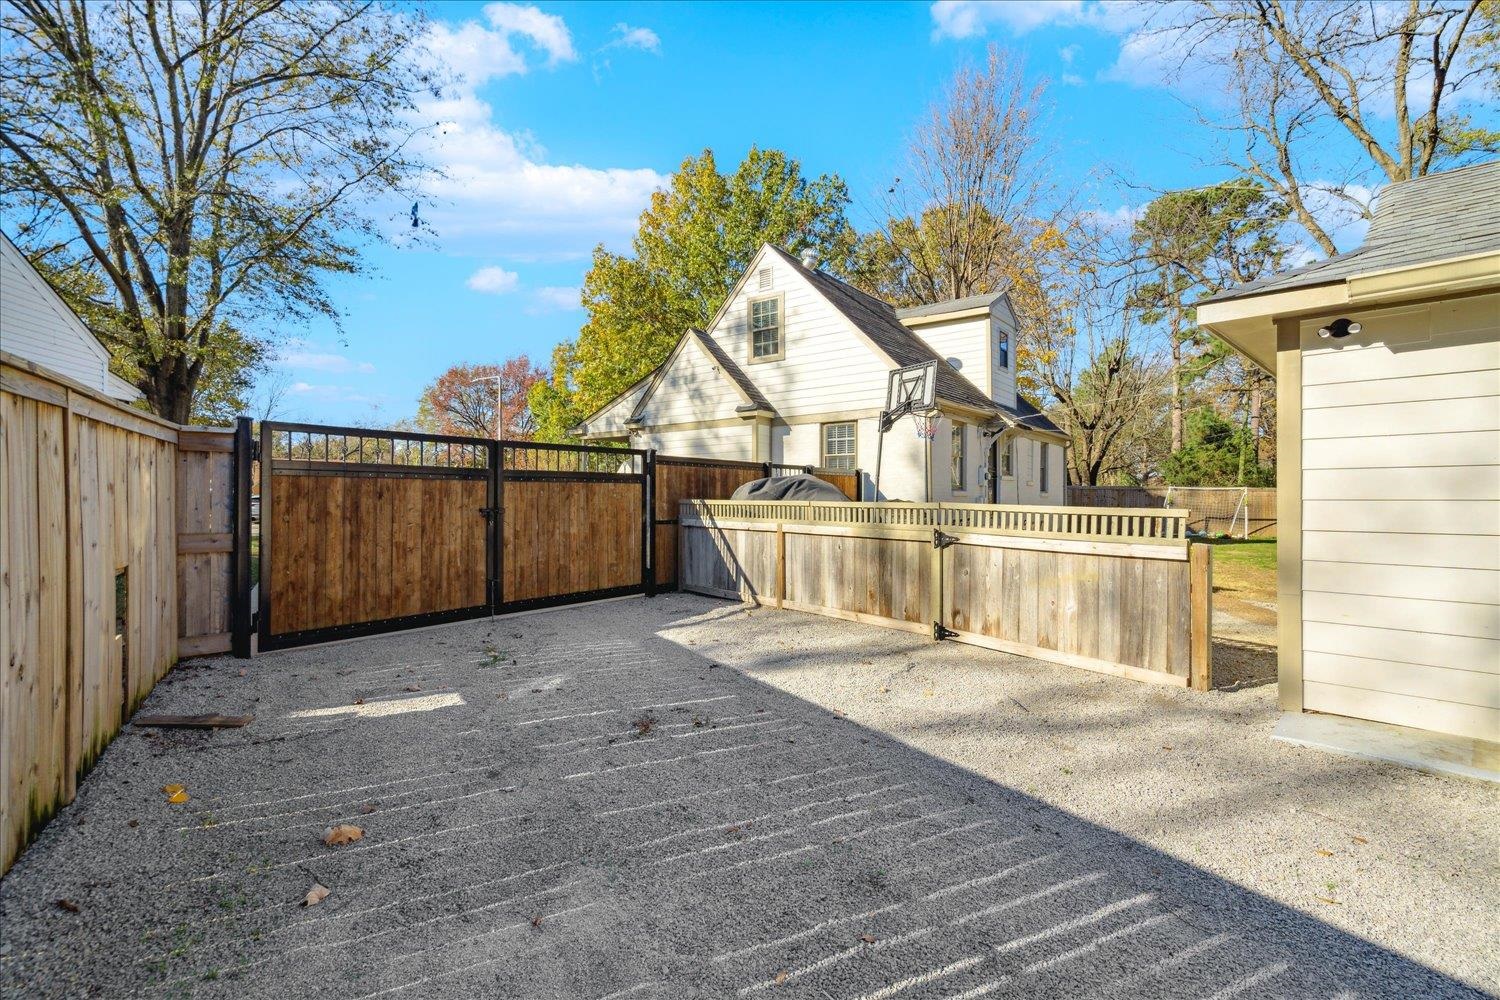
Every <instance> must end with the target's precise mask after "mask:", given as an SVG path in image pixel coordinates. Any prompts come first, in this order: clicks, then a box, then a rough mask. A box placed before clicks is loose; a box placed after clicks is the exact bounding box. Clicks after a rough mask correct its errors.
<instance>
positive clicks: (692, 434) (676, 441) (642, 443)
mask: <svg viewBox="0 0 1500 1000" xmlns="http://www.w3.org/2000/svg"><path fill="white" fill-rule="evenodd" d="M754 434H755V425H754V424H753V423H752V422H750V421H748V420H747V421H745V422H744V423H742V424H738V425H735V426H730V427H699V428H696V429H694V430H687V431H655V430H653V431H649V432H640V431H638V432H636V433H635V434H632V435H631V436H630V447H632V448H655V449H656V450H657V451H659V452H661V453H662V454H663V455H683V456H686V457H688V458H725V459H732V460H734V461H742V462H751V461H754V460H755V456H754V455H753V454H752V449H753V448H754V447H755V437H754Z"/></svg>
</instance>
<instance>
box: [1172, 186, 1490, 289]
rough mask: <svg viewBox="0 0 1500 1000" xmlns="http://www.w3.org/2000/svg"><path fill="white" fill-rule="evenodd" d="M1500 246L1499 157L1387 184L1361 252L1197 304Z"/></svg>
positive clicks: (1330, 281) (1468, 254)
mask: <svg viewBox="0 0 1500 1000" xmlns="http://www.w3.org/2000/svg"><path fill="white" fill-rule="evenodd" d="M1497 251H1500V160H1492V161H1490V162H1489V163H1478V164H1475V165H1474V166H1471V167H1460V168H1459V169H1457V170H1449V171H1446V172H1444V173H1441V174H1428V175H1427V176H1426V177H1418V178H1415V179H1413V180H1409V181H1398V182H1397V183H1395V184H1391V185H1389V186H1388V187H1385V188H1382V189H1381V191H1380V193H1379V195H1377V197H1376V202H1375V214H1374V216H1373V218H1371V220H1370V230H1369V232H1368V233H1367V234H1366V236H1365V241H1364V243H1363V244H1361V245H1360V246H1359V248H1358V249H1356V250H1351V251H1350V252H1348V253H1343V254H1338V255H1337V256H1334V257H1329V258H1328V259H1327V260H1320V261H1316V262H1314V263H1312V264H1307V265H1304V266H1303V267H1299V268H1294V269H1293V270H1290V271H1285V272H1283V273H1281V274H1278V275H1274V276H1272V277H1269V278H1262V279H1260V280H1258V281H1251V282H1248V283H1246V284H1243V285H1237V286H1235V287H1234V288H1229V289H1226V290H1224V291H1222V292H1219V293H1218V294H1216V295H1210V296H1209V297H1207V298H1205V299H1202V300H1201V301H1200V302H1199V304H1200V305H1203V304H1206V303H1209V302H1227V301H1230V300H1232V299H1243V298H1248V297H1250V296H1252V295H1264V294H1267V293H1269V292H1283V291H1288V290H1290V289H1294V288H1310V287H1312V286H1315V285H1326V284H1334V283H1336V282H1340V281H1344V280H1346V279H1348V278H1351V277H1354V276H1355V275H1360V274H1369V273H1371V272H1374V271H1388V270H1396V269H1399V268H1404V267H1417V266H1419V265H1422V264H1432V263H1436V262H1438V261H1444V260H1457V259H1459V258H1463V257H1472V256H1476V255H1478V254H1485V253H1495V252H1497Z"/></svg>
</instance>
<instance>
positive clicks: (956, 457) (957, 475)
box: [948, 420, 969, 493]
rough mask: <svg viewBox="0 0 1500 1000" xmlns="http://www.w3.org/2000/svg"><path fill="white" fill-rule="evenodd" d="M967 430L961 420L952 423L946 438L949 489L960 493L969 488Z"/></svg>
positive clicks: (966, 426)
mask: <svg viewBox="0 0 1500 1000" xmlns="http://www.w3.org/2000/svg"><path fill="white" fill-rule="evenodd" d="M968 431H969V428H968V425H967V424H965V423H964V422H963V421H962V420H955V421H953V430H952V432H951V433H950V435H949V437H948V478H949V480H950V482H949V488H950V489H951V490H953V492H955V493H962V492H963V491H964V490H967V489H968V488H969V485H968V484H969V468H968V466H969V433H968Z"/></svg>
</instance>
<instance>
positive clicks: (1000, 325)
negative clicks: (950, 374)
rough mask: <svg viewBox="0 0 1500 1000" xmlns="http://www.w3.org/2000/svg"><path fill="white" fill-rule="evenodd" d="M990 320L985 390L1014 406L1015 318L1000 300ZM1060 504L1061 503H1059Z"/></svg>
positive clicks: (1007, 404)
mask: <svg viewBox="0 0 1500 1000" xmlns="http://www.w3.org/2000/svg"><path fill="white" fill-rule="evenodd" d="M992 315H993V319H992V320H991V326H992V330H991V335H992V336H994V337H995V342H994V343H992V344H991V350H990V365H991V367H990V387H989V389H988V390H987V391H988V392H989V394H990V398H991V399H993V400H995V401H996V402H997V403H1000V404H1002V405H1004V406H1015V405H1016V336H1017V334H1016V329H1017V328H1016V316H1015V313H1013V312H1011V310H1010V307H1009V306H1007V305H1006V304H1005V300H1004V299H1001V300H1000V301H999V302H997V303H995V309H994V312H993V314H992ZM1001 331H1004V332H1005V333H1006V334H1007V335H1008V336H1009V338H1010V350H1009V352H1008V354H1009V357H1008V359H1007V361H1008V363H1007V364H1004V365H1002V364H1001V363H1000V351H999V350H998V347H999V334H1000V332H1001ZM1059 502H1061V501H1059Z"/></svg>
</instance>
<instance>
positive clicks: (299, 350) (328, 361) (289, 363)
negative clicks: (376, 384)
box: [277, 340, 375, 375]
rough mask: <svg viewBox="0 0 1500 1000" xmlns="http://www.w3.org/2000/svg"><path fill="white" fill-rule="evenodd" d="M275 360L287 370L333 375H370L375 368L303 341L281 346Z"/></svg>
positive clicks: (364, 362)
mask: <svg viewBox="0 0 1500 1000" xmlns="http://www.w3.org/2000/svg"><path fill="white" fill-rule="evenodd" d="M277 360H278V361H279V362H280V363H281V364H282V365H284V366H286V367H288V368H301V369H304V370H307V371H317V372H331V373H335V374H344V373H348V372H356V373H358V374H360V375H370V374H373V373H374V371H375V366H374V365H372V364H370V363H369V362H368V361H355V360H354V359H352V358H349V357H346V356H345V355H342V354H338V353H336V352H334V351H330V350H327V349H326V348H321V347H319V346H318V345H316V344H313V343H310V342H308V341H305V340H291V341H288V342H287V343H286V344H284V345H282V348H281V351H280V352H279V354H278V356H277Z"/></svg>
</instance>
